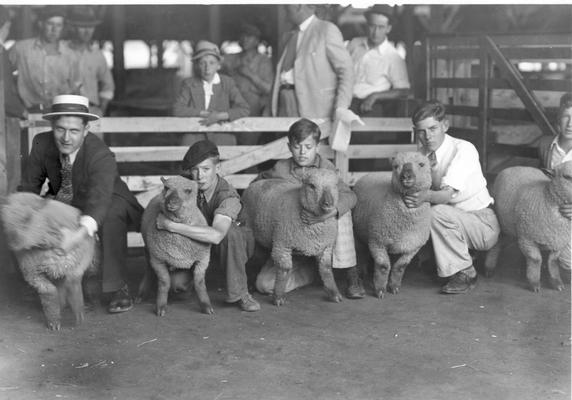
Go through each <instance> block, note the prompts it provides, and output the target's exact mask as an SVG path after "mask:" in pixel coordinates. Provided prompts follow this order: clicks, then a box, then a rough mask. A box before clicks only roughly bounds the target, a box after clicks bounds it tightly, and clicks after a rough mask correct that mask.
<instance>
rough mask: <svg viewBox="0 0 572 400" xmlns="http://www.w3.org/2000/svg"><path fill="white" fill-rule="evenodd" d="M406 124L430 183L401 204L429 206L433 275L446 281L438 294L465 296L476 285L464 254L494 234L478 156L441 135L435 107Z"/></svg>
mask: <svg viewBox="0 0 572 400" xmlns="http://www.w3.org/2000/svg"><path fill="white" fill-rule="evenodd" d="M411 119H412V121H413V125H414V126H413V130H414V132H415V135H416V137H417V139H418V141H419V144H420V152H421V153H423V154H425V155H427V156H428V157H429V160H430V162H431V171H432V178H433V183H432V186H431V189H430V190H428V191H427V192H418V193H416V194H413V195H408V196H405V198H404V201H405V204H406V205H407V207H410V208H413V207H419V206H420V205H421V204H422V203H423V202H429V203H431V204H432V207H431V211H432V220H431V241H432V243H433V250H434V253H435V261H436V264H437V273H438V275H439V276H440V277H448V278H450V279H449V281H448V282H447V284H446V285H445V286H443V287H442V289H441V293H445V294H459V293H467V292H469V291H470V290H471V289H473V288H474V287H475V285H476V283H477V271H476V270H475V268H474V266H473V260H472V258H471V255H470V254H469V249H474V250H488V249H490V248H491V247H492V246H493V245H494V244H495V243H496V242H497V240H498V236H499V233H500V227H499V223H498V220H497V217H496V215H495V213H494V211H493V209H492V204H493V198H492V197H491V196H490V194H489V192H488V190H487V182H486V180H485V177H484V176H483V173H482V170H481V165H480V163H479V154H478V152H477V149H476V148H475V146H473V144H471V143H470V142H467V141H466V140H461V139H457V138H454V137H451V136H449V135H447V130H448V129H449V121H448V120H447V119H446V118H445V106H444V105H443V104H441V103H440V102H438V101H436V100H433V101H429V102H426V103H424V104H422V105H421V106H420V107H419V108H418V109H417V110H416V111H415V112H414V113H413V116H412V117H411Z"/></svg>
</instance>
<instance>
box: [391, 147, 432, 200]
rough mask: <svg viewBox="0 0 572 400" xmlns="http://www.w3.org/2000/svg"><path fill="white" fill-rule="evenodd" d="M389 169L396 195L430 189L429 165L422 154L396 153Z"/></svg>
mask: <svg viewBox="0 0 572 400" xmlns="http://www.w3.org/2000/svg"><path fill="white" fill-rule="evenodd" d="M391 167H392V170H393V175H392V177H391V185H392V187H393V190H394V191H395V192H396V193H399V194H402V195H404V194H409V193H415V192H419V191H422V190H428V189H429V188H430V187H431V165H430V162H429V159H428V158H427V157H426V156H424V155H423V154H421V153H418V152H413V151H411V152H403V153H397V155H396V156H395V157H394V158H393V160H392V162H391Z"/></svg>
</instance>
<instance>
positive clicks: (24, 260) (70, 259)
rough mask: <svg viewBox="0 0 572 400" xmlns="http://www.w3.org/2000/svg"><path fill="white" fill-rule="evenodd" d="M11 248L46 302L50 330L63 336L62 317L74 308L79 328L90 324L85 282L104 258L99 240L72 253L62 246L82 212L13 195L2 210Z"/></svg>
mask: <svg viewBox="0 0 572 400" xmlns="http://www.w3.org/2000/svg"><path fill="white" fill-rule="evenodd" d="M1 211H2V212H1V216H2V222H3V226H4V231H5V233H6V241H7V244H8V248H10V250H12V251H13V252H14V254H15V256H16V259H17V261H18V266H19V267H20V270H21V271H22V275H23V277H24V279H25V280H26V282H28V284H30V285H31V286H32V287H33V288H34V289H35V290H36V291H37V292H38V295H39V296H40V300H41V303H42V309H43V311H44V315H45V317H46V319H47V325H48V328H49V329H51V330H59V329H60V327H61V311H62V309H63V308H64V307H65V304H66V302H67V303H68V304H69V305H70V307H71V309H72V312H73V314H74V317H75V322H76V324H80V323H81V322H82V321H83V319H84V314H83V306H84V303H83V290H82V278H83V276H84V273H85V272H86V271H87V270H88V269H89V268H90V267H92V268H94V269H95V268H96V266H95V265H94V264H95V263H96V262H97V260H98V257H94V256H95V255H96V254H98V245H97V243H96V240H95V238H94V237H90V236H86V237H85V238H84V239H83V240H82V241H81V242H80V243H78V244H77V245H76V246H75V247H73V248H72V249H71V250H70V251H68V252H63V251H62V250H61V249H60V248H59V246H60V244H61V240H62V232H61V229H63V228H67V229H70V230H77V229H78V228H79V217H80V216H81V212H80V211H79V210H78V209H77V208H75V207H72V206H69V205H67V204H64V203H62V202H59V201H56V200H51V199H47V198H43V197H40V196H38V195H36V194H34V193H24V192H22V193H14V194H11V195H9V196H8V197H7V198H6V200H5V203H4V204H3V206H2V210H1Z"/></svg>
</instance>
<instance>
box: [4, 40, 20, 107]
mask: <svg viewBox="0 0 572 400" xmlns="http://www.w3.org/2000/svg"><path fill="white" fill-rule="evenodd" d="M0 57H2V76H3V77H4V108H5V110H6V116H7V117H14V118H20V117H21V116H22V114H23V113H24V110H25V108H24V103H22V100H20V96H19V95H18V89H17V88H16V80H15V79H14V75H13V74H12V72H13V68H12V63H10V59H9V58H8V51H6V49H5V48H4V47H3V46H1V45H0Z"/></svg>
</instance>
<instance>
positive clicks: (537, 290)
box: [530, 283, 540, 293]
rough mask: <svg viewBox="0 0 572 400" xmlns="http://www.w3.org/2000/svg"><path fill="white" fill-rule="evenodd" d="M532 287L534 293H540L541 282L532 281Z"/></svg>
mask: <svg viewBox="0 0 572 400" xmlns="http://www.w3.org/2000/svg"><path fill="white" fill-rule="evenodd" d="M530 289H531V290H532V291H533V292H534V293H540V284H539V283H531V284H530Z"/></svg>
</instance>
